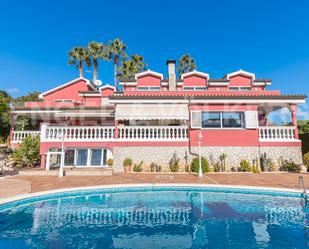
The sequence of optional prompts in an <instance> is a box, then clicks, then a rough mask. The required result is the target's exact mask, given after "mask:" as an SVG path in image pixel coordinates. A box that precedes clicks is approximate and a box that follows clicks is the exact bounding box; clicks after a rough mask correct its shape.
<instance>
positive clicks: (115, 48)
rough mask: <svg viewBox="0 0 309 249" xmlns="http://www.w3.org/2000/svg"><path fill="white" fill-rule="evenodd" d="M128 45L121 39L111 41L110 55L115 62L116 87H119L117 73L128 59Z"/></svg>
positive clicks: (109, 46)
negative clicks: (122, 63) (121, 64)
mask: <svg viewBox="0 0 309 249" xmlns="http://www.w3.org/2000/svg"><path fill="white" fill-rule="evenodd" d="M126 49H127V45H126V44H124V43H123V41H121V40H120V39H119V38H116V39H114V40H113V41H110V44H109V45H108V54H109V58H111V59H112V60H113V62H114V85H115V87H117V72H118V66H119V64H120V63H121V62H123V61H124V60H125V59H126V58H127V57H128V55H127V53H126Z"/></svg>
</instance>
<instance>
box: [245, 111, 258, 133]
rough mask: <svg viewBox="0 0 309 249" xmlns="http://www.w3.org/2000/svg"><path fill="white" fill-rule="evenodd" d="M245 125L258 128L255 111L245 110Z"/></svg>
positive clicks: (248, 127) (249, 127)
mask: <svg viewBox="0 0 309 249" xmlns="http://www.w3.org/2000/svg"><path fill="white" fill-rule="evenodd" d="M245 126H246V128H247V129H256V128H258V126H259V125H258V117H257V111H245Z"/></svg>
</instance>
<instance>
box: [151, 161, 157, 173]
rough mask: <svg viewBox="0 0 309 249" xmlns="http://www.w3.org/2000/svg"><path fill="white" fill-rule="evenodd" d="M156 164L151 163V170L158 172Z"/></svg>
mask: <svg viewBox="0 0 309 249" xmlns="http://www.w3.org/2000/svg"><path fill="white" fill-rule="evenodd" d="M156 166H157V164H155V163H151V164H150V171H151V172H156Z"/></svg>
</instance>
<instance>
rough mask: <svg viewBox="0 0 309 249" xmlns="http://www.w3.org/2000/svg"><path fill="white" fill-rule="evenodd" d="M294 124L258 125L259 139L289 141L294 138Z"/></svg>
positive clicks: (262, 140)
mask: <svg viewBox="0 0 309 249" xmlns="http://www.w3.org/2000/svg"><path fill="white" fill-rule="evenodd" d="M295 132H296V127H294V126H264V127H259V140H260V141H261V142H280V141H282V142H289V141H295V140H297V139H296V138H295Z"/></svg>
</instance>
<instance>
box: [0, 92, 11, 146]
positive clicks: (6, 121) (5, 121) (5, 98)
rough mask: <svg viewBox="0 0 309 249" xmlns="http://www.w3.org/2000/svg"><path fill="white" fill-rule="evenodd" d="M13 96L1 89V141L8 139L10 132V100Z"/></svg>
mask: <svg viewBox="0 0 309 249" xmlns="http://www.w3.org/2000/svg"><path fill="white" fill-rule="evenodd" d="M11 99H12V98H11V96H10V95H9V94H8V93H7V92H6V91H3V90H1V91H0V141H1V142H3V141H5V140H6V138H7V136H8V135H9V132H10V115H9V111H10V102H11Z"/></svg>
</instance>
